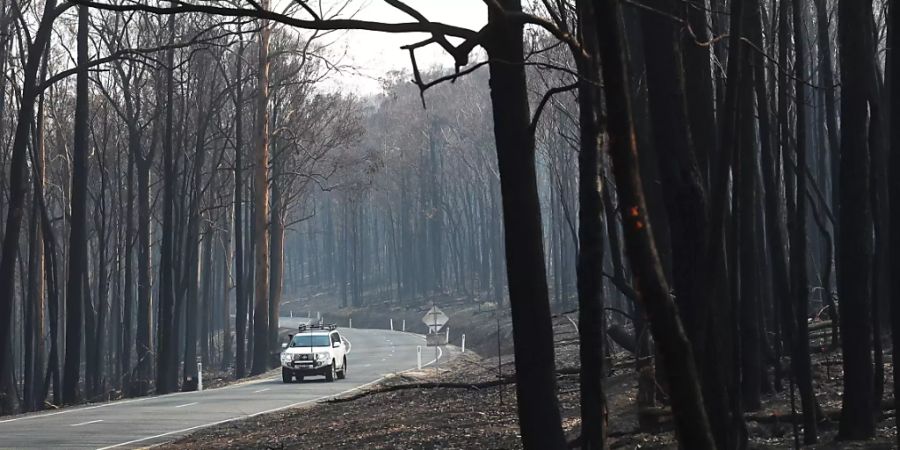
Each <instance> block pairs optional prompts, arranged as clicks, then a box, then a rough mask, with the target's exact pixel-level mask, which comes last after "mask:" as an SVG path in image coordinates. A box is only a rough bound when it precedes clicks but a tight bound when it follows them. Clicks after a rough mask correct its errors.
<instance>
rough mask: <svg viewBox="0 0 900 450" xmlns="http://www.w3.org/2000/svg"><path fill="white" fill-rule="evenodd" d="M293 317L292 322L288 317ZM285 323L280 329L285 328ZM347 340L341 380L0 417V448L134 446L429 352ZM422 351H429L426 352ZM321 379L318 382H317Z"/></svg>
mask: <svg viewBox="0 0 900 450" xmlns="http://www.w3.org/2000/svg"><path fill="white" fill-rule="evenodd" d="M287 321H291V319H287ZM290 325H292V323H291V322H289V323H285V321H284V319H283V322H282V326H290ZM340 331H341V333H342V334H343V335H344V336H345V337H346V338H347V340H349V341H350V345H351V348H350V354H349V355H348V356H347V368H348V371H347V379H344V380H335V381H334V382H333V383H328V382H325V381H324V378H320V377H313V378H311V379H309V381H306V382H304V383H291V384H284V383H282V381H281V374H280V373H279V374H278V376H277V378H270V379H265V380H259V381H253V382H246V383H240V384H234V385H231V386H226V387H222V388H219V389H210V390H205V391H202V392H185V393H176V394H169V395H162V396H157V397H142V398H136V399H129V400H121V401H116V402H110V403H103V404H97V405H91V406H85V407H74V408H68V409H63V410H59V411H55V412H48V413H42V414H33V415H27V416H19V417H12V418H9V419H5V420H0V448H4V449H5V448H95V449H108V448H140V447H147V446H151V445H154V444H159V443H162V442H167V441H171V440H174V439H176V438H178V437H180V436H183V435H186V434H188V433H190V432H191V431H194V430H196V429H199V428H203V427H208V426H212V425H217V424H221V423H225V422H229V421H233V420H238V419H242V418H246V417H251V416H256V415H259V414H264V413H268V412H274V411H278V410H281V409H286V408H291V407H295V406H300V405H304V404H309V403H313V402H316V401H318V400H321V399H324V398H328V397H332V396H335V395H338V394H342V393H345V392H348V391H353V390H356V389H359V388H361V387H364V386H366V385H368V384H372V383H374V382H376V381H378V380H380V379H381V378H383V377H384V376H386V375H389V374H391V373H395V372H399V371H403V370H407V369H414V368H415V367H416V347H417V346H419V345H421V346H422V347H423V349H422V350H423V352H422V353H423V355H422V359H423V364H429V363H430V362H432V359H433V358H434V355H433V354H432V353H431V351H430V349H429V351H427V352H426V351H425V348H424V345H425V340H424V338H423V337H421V336H419V335H414V334H409V333H401V332H394V331H385V330H357V329H346V328H343V329H340ZM426 355H427V356H426ZM320 380H321V381H320Z"/></svg>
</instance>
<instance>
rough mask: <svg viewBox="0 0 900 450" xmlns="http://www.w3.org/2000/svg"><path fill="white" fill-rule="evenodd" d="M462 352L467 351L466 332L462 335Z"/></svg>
mask: <svg viewBox="0 0 900 450" xmlns="http://www.w3.org/2000/svg"><path fill="white" fill-rule="evenodd" d="M462 352H463V353H465V352H466V335H465V334H463V335H462Z"/></svg>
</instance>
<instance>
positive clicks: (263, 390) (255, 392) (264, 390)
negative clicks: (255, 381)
mask: <svg viewBox="0 0 900 450" xmlns="http://www.w3.org/2000/svg"><path fill="white" fill-rule="evenodd" d="M270 390H272V388H265V389H260V390H258V391H253V393H254V394H259V393H260V392H266V391H270Z"/></svg>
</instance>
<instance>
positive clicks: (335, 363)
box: [281, 324, 347, 383]
mask: <svg viewBox="0 0 900 450" xmlns="http://www.w3.org/2000/svg"><path fill="white" fill-rule="evenodd" d="M281 347H282V351H281V380H282V381H284V382H285V383H290V382H291V381H292V380H293V379H294V378H296V379H297V381H303V377H306V376H311V375H324V376H325V379H326V380H327V381H334V379H335V378H337V379H344V378H346V376H347V343H346V340H345V339H343V338H342V337H341V335H340V333H338V331H337V327H336V326H334V325H319V324H314V325H301V326H300V329H299V331H298V333H297V334H295V335H290V340H289V341H288V342H286V343H283V344H281Z"/></svg>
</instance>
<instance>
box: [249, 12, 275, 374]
mask: <svg viewBox="0 0 900 450" xmlns="http://www.w3.org/2000/svg"><path fill="white" fill-rule="evenodd" d="M260 4H261V5H262V7H263V9H268V5H269V1H268V0H262V1H261V3H260ZM260 26H261V29H260V32H259V73H258V77H259V78H258V79H257V88H258V89H259V93H258V94H257V95H258V97H257V106H256V108H257V110H256V114H257V119H256V133H257V134H256V142H255V145H256V148H255V152H254V161H253V162H254V167H253V208H254V210H253V214H254V216H253V224H254V230H253V243H254V248H255V252H254V256H255V259H256V263H255V265H254V266H255V267H254V268H255V278H256V280H255V282H256V295H255V298H254V310H253V369H252V370H251V373H253V374H259V373H263V372H265V371H266V369H268V359H269V299H268V296H269V224H268V220H269V174H268V171H269V36H270V34H271V32H272V30H271V28H270V25H269V21H268V20H265V19H264V20H262V21H261V23H260ZM275 326H278V324H275Z"/></svg>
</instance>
